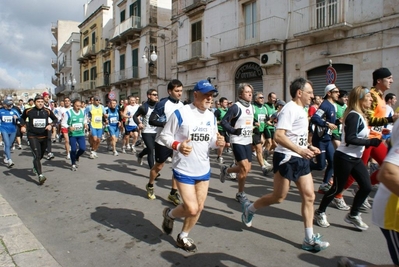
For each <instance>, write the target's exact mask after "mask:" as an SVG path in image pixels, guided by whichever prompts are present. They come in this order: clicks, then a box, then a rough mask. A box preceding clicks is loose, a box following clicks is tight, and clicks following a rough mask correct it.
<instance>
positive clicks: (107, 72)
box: [103, 60, 111, 85]
mask: <svg viewBox="0 0 399 267" xmlns="http://www.w3.org/2000/svg"><path fill="white" fill-rule="evenodd" d="M103 72H104V85H109V75H110V73H111V61H110V60H108V61H105V62H104V65H103Z"/></svg>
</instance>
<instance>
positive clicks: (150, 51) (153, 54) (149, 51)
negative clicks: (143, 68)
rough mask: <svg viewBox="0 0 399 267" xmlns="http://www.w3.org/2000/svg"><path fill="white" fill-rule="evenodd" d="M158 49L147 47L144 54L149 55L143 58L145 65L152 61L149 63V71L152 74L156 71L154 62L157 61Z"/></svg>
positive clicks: (151, 46)
mask: <svg viewBox="0 0 399 267" xmlns="http://www.w3.org/2000/svg"><path fill="white" fill-rule="evenodd" d="M155 50H156V47H155V46H153V45H150V47H148V46H146V47H144V52H145V53H147V55H146V54H144V55H143V56H142V57H141V58H142V59H143V62H144V64H147V63H148V59H150V62H149V63H148V70H149V71H150V72H153V71H154V65H155V64H154V62H155V61H157V59H158V55H157V53H156V51H155Z"/></svg>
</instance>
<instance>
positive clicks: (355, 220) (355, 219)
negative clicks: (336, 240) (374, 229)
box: [345, 213, 369, 231]
mask: <svg viewBox="0 0 399 267" xmlns="http://www.w3.org/2000/svg"><path fill="white" fill-rule="evenodd" d="M345 222H347V223H350V224H353V225H354V226H355V227H356V228H357V229H360V230H363V231H366V230H367V229H369V226H368V225H367V224H365V223H364V222H363V220H362V217H361V216H360V213H359V214H358V215H357V216H351V215H350V213H348V214H347V215H346V216H345Z"/></svg>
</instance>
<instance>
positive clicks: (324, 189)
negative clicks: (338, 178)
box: [317, 183, 331, 194]
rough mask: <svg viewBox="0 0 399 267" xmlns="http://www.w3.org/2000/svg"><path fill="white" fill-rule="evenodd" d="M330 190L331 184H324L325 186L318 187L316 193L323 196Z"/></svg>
mask: <svg viewBox="0 0 399 267" xmlns="http://www.w3.org/2000/svg"><path fill="white" fill-rule="evenodd" d="M330 188H331V184H329V183H326V184H321V185H320V186H319V191H317V192H318V193H319V194H325V193H327V192H328V190H330Z"/></svg>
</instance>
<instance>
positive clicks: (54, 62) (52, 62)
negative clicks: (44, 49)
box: [51, 58, 57, 70]
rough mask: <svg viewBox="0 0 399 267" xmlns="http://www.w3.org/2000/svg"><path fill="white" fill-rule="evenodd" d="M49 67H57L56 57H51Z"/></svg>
mask: <svg viewBox="0 0 399 267" xmlns="http://www.w3.org/2000/svg"><path fill="white" fill-rule="evenodd" d="M51 67H53V69H55V70H56V69H57V59H56V58H52V59H51Z"/></svg>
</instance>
